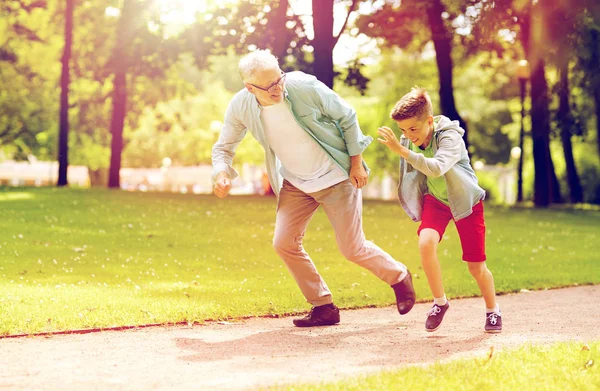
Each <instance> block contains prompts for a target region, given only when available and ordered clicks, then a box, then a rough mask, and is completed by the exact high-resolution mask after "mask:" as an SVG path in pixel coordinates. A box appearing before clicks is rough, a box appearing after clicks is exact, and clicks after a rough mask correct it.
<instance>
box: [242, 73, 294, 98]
mask: <svg viewBox="0 0 600 391" xmlns="http://www.w3.org/2000/svg"><path fill="white" fill-rule="evenodd" d="M284 81H285V73H284V72H283V71H281V77H280V78H279V79H277V81H276V82H275V83H273V84H271V85H270V86H268V87H267V88H262V87H259V86H255V85H254V84H250V83H248V84H250V85H251V86H252V87H254V88H258V89H259V90H262V91H266V92H268V93H269V94H272V93H273V92H275V89H276V88H277V87H281V86H282V85H283V82H284Z"/></svg>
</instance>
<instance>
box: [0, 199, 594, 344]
mask: <svg viewBox="0 0 600 391" xmlns="http://www.w3.org/2000/svg"><path fill="white" fill-rule="evenodd" d="M486 220H487V227H488V235H487V243H488V245H487V253H488V265H489V268H490V269H491V270H492V272H493V273H494V277H495V280H496V287H497V290H498V291H499V292H514V291H519V290H520V289H522V288H527V289H542V288H550V287H561V286H568V285H574V284H590V283H595V284H597V283H600V237H599V236H600V231H599V229H598V227H600V212H599V211H580V210H577V211H573V210H535V209H507V208H500V207H491V206H490V207H487V206H486ZM274 222H275V199H274V198H272V197H228V198H226V199H224V200H218V199H217V198H216V197H213V196H197V195H180V194H161V193H128V192H122V191H110V190H104V189H93V190H80V189H53V188H47V189H7V188H0V335H8V334H19V333H34V332H45V331H60V330H67V329H78V328H91V327H110V326H121V325H139V324H149V323H167V322H182V321H183V322H185V321H187V322H193V321H203V320H207V319H222V318H229V317H242V316H252V315H265V314H289V313H294V312H301V311H306V310H308V309H309V305H308V304H307V303H306V302H305V301H304V297H303V296H302V294H301V293H300V291H299V289H298V287H297V286H296V284H295V282H294V280H293V278H292V277H291V276H290V275H289V273H288V271H287V269H286V267H285V266H284V265H283V263H282V261H281V260H280V259H279V258H278V257H277V255H276V254H275V252H274V251H273V249H272V245H271V243H272V235H273V228H274ZM364 229H365V232H366V235H367V238H369V239H371V240H373V241H374V242H375V243H377V244H378V245H380V246H381V247H382V248H383V249H385V250H386V251H388V252H389V253H390V254H392V255H393V256H394V257H396V258H397V259H398V260H400V261H402V262H404V263H405V264H407V265H408V267H409V268H410V270H411V271H412V272H413V275H414V277H415V289H416V290H417V297H418V299H419V300H421V301H423V300H429V299H430V298H431V295H430V293H429V289H428V287H427V282H426V279H425V277H424V275H423V274H422V269H421V268H420V261H419V258H418V249H417V237H416V234H415V231H416V229H417V224H416V223H413V222H412V221H410V220H409V219H408V218H407V217H406V216H405V214H404V212H403V211H402V209H401V208H400V206H399V205H398V204H397V203H395V202H380V201H366V202H365V206H364ZM304 244H305V247H306V249H307V251H308V252H309V253H310V254H311V255H312V257H313V259H314V261H315V263H316V265H317V267H318V269H319V271H320V272H321V274H322V275H323V276H324V278H325V280H326V281H327V283H328V285H329V287H330V289H331V290H332V293H333V295H334V299H335V301H336V304H338V306H340V307H343V308H351V307H352V308H353V307H364V306H370V305H376V306H384V305H389V304H391V303H392V302H393V300H394V298H393V292H392V290H391V289H390V288H389V287H388V286H387V285H386V284H385V283H383V282H381V281H380V280H378V279H377V278H376V277H374V276H373V275H371V274H370V273H369V272H367V271H366V270H364V269H361V268H359V267H358V266H356V265H354V264H352V263H350V262H348V261H346V260H345V259H344V258H343V257H342V256H341V255H340V253H339V251H338V250H337V247H336V244H335V238H334V233H333V231H332V229H331V227H330V225H329V222H328V221H327V218H326V217H325V215H324V213H322V212H321V211H319V212H318V213H317V214H316V215H315V217H314V218H313V221H312V222H311V224H310V226H309V229H308V232H307V235H306V237H305V240H304ZM460 258H461V251H460V243H459V239H458V235H457V234H456V230H455V228H454V227H453V225H452V224H451V225H450V226H449V227H448V230H447V234H446V237H445V239H444V240H443V241H442V243H441V245H440V261H441V264H442V271H443V273H444V282H445V286H446V290H447V294H448V296H449V297H460V296H473V295H478V294H479V290H478V288H477V284H476V283H475V281H474V280H473V279H472V278H471V277H470V275H469V273H468V271H467V267H466V265H465V264H464V263H463V262H461V260H460Z"/></svg>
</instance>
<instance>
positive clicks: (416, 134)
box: [396, 115, 433, 147]
mask: <svg viewBox="0 0 600 391" xmlns="http://www.w3.org/2000/svg"><path fill="white" fill-rule="evenodd" d="M396 124H398V128H400V131H402V134H403V135H404V137H406V138H408V139H409V140H410V141H411V142H412V143H413V144H415V145H416V146H418V147H421V146H422V147H426V146H428V145H429V142H430V141H431V137H432V136H433V117H432V116H431V115H428V116H426V117H422V118H419V117H412V118H407V119H403V120H399V121H396Z"/></svg>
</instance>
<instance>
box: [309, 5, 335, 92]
mask: <svg viewBox="0 0 600 391" xmlns="http://www.w3.org/2000/svg"><path fill="white" fill-rule="evenodd" d="M312 13H313V29H314V32H315V37H314V39H313V41H312V46H313V48H314V57H315V59H314V63H313V73H314V75H315V76H316V77H317V79H319V80H320V81H322V82H323V83H324V84H325V85H326V86H327V87H329V88H333V79H334V77H335V73H334V71H333V47H334V46H335V42H336V39H335V37H334V36H333V0H312Z"/></svg>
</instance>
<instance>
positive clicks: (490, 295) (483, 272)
mask: <svg viewBox="0 0 600 391" xmlns="http://www.w3.org/2000/svg"><path fill="white" fill-rule="evenodd" d="M467 264H468V265H469V272H471V275H472V276H473V277H474V278H475V281H477V285H479V290H481V294H482V295H483V299H484V300H485V306H486V308H495V307H496V287H495V286H494V276H493V275H492V272H491V271H490V270H489V269H488V268H487V265H486V263H485V262H467Z"/></svg>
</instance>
